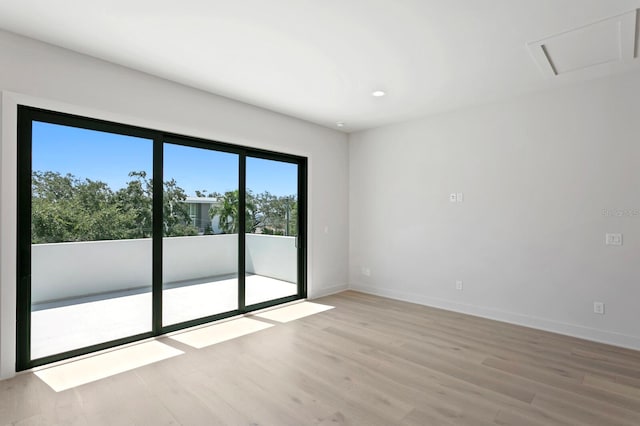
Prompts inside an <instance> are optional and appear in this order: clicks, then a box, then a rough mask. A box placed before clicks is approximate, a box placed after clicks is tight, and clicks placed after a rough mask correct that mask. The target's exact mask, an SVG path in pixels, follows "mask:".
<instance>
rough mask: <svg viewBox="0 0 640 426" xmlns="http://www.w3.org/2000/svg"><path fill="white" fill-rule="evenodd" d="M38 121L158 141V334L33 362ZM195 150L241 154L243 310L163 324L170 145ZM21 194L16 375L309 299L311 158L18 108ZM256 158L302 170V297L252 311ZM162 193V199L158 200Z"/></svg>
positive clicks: (155, 263) (155, 322)
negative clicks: (249, 260)
mask: <svg viewBox="0 0 640 426" xmlns="http://www.w3.org/2000/svg"><path fill="white" fill-rule="evenodd" d="M33 121H39V122H46V123H52V124H61V125H66V126H70V127H77V128H83V129H88V130H98V131H103V132H108V133H114V134H120V135H127V136H134V137H140V138H145V139H149V140H152V141H153V177H154V179H153V225H152V228H153V231H152V235H153V236H152V259H153V264H152V295H153V296H152V305H153V307H152V312H153V314H152V315H153V317H152V329H151V331H150V332H147V333H142V334H137V335H134V336H128V337H124V338H120V339H116V340H111V341H108V342H103V343H100V344H96V345H91V346H87V347H83V348H78V349H74V350H70V351H66V352H63V353H59V354H55V355H50V356H46V357H42V358H38V359H31V347H30V346H31V197H32V195H31V179H32V162H31V159H32V158H31V152H32V151H31V150H32V123H33ZM165 142H166V143H171V144H178V145H184V146H190V147H194V148H202V149H208V150H214V151H222V152H228V153H234V154H237V155H238V161H239V164H238V165H239V167H238V170H239V171H238V189H239V198H240V200H239V211H240V212H241V213H240V214H239V219H240V220H239V231H238V309H237V310H233V311H229V312H224V313H220V314H216V315H211V316H207V317H203V318H198V319H194V320H190V321H185V322H182V323H179V324H172V325H169V326H163V325H162V287H163V286H162V259H163V258H162V231H163V230H162V219H163V218H162V193H163V182H164V176H163V167H164V164H163V155H164V149H163V147H164V143H165ZM17 145H18V146H17V148H18V149H17V157H18V176H17V178H18V187H17V189H18V191H17V208H18V215H17V231H18V232H17V241H16V244H17V247H16V248H17V276H16V285H17V303H16V310H17V312H16V315H17V324H16V334H17V335H16V371H22V370H26V369H29V368H33V367H37V366H40V365H44V364H48V363H51V362H55V361H60V360H63V359H67V358H72V357H75V356H78V355H84V354H87V353H91V352H96V351H100V350H103V349H107V348H111V347H114V346H119V345H122V344H125V343H131V342H135V341H138V340H142V339H146V338H150V337H154V336H159V335H162V334H165V333H168V332H171V331H176V330H179V329H183V328H187V327H192V326H195V325H200V324H205V323H208V322H212V321H216V320H219V319H222V318H227V317H230V316H234V315H239V314H244V313H247V312H251V311H254V310H258V309H263V308H266V307H270V306H275V305H279V304H282V303H286V302H290V301H294V300H298V299H303V298H306V297H307V199H308V198H307V158H306V157H301V156H296V155H290V154H282V153H277V152H273V151H268V150H262V149H256V148H249V147H243V146H239V145H234V144H230V143H226V142H220V141H213V140H207V139H201V138H195V137H190V136H183V135H178V134H175V133H171V132H164V131H159V130H153V129H147V128H142V127H136V126H131V125H126V124H119V123H114V122H110V121H105V120H99V119H95V118H88V117H81V116H77V115H72V114H66V113H60V112H55V111H49V110H44V109H40V108H34V107H28V106H23V105H19V106H18V138H17ZM247 157H256V158H262V159H269V160H274V161H282V162H287V163H293V164H296V165H297V166H298V186H297V187H298V244H297V248H298V249H297V262H298V276H297V278H298V283H297V284H298V292H297V294H296V295H292V296H287V297H283V298H279V299H274V300H269V301H265V302H262V303H258V304H254V305H250V306H246V305H245V303H244V299H245V269H246V268H245V246H246V243H245V240H246V237H245V231H246V223H245V215H244V214H242V212H244V210H245V208H246V205H245V197H246V159H247ZM156 194H160V196H157V195H156Z"/></svg>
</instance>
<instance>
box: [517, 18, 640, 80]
mask: <svg viewBox="0 0 640 426" xmlns="http://www.w3.org/2000/svg"><path fill="white" fill-rule="evenodd" d="M637 14H638V13H637V11H636V10H634V11H631V12H628V13H625V14H622V15H618V16H614V17H612V18H609V19H605V20H603V21H599V22H595V23H593V24H589V25H585V26H583V27H580V28H576V29H573V30H570V31H566V32H563V33H560V34H556V35H554V36H551V37H547V38H545V39H542V40H539V41H535V42H532V43H528V44H527V47H528V48H529V51H530V52H531V55H532V56H533V59H534V60H535V61H536V63H537V64H538V67H539V68H540V69H541V70H542V72H543V73H545V74H546V75H549V76H557V75H561V74H565V73H570V72H575V71H579V70H584V69H587V68H593V67H598V66H600V67H602V66H606V65H607V64H611V63H616V62H627V61H631V60H633V59H634V58H635V57H636V43H637V36H636V34H637V32H636V25H637Z"/></svg>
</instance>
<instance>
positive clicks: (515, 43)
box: [0, 0, 640, 132]
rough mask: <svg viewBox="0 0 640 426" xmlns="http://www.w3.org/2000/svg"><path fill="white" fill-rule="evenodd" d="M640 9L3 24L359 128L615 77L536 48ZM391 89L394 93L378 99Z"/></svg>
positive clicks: (281, 6) (496, 7)
mask: <svg viewBox="0 0 640 426" xmlns="http://www.w3.org/2000/svg"><path fill="white" fill-rule="evenodd" d="M637 8H640V0H482V1H479V0H269V1H267V0H224V1H222V0H180V1H177V0H108V1H107V0H104V1H97V0H84V1H80V0H0V28H4V29H6V30H9V31H12V32H15V33H18V34H23V35H26V36H29V37H33V38H36V39H40V40H44V41H46V42H49V43H52V44H55V45H59V46H63V47H66V48H69V49H72V50H75V51H78V52H82V53H85V54H88V55H92V56H95V57H98V58H102V59H105V60H108V61H111V62H114V63H118V64H121V65H125V66H128V67H131V68H134V69H138V70H141V71H145V72H147V73H150V74H154V75H157V76H160V77H164V78H166V79H169V80H173V81H176V82H180V83H183V84H186V85H189V86H193V87H196V88H199V89H203V90H206V91H209V92H212V93H216V94H219V95H223V96H226V97H229V98H232V99H237V100H240V101H244V102H247V103H250V104H253V105H257V106H261V107H264V108H268V109H271V110H274V111H278V112H281V113H284V114H288V115H291V116H295V117H299V118H302V119H305V120H308V121H312V122H315V123H318V124H321V125H324V126H328V127H332V128H336V125H335V123H336V122H338V121H343V122H345V123H346V124H345V127H344V128H343V129H342V130H344V131H347V132H351V131H355V130H361V129H367V128H372V127H378V126H381V125H385V124H390V123H394V122H399V121H404V120H407V119H411V118H414V117H418V116H422V115H427V114H433V113H438V112H442V111H446V110H451V109H454V108H459V107H462V106H467V105H474V104H478V103H483V102H488V101H492V100H497V99H501V98H505V97H510V96H514V95H518V94H522V93H527V92H532V91H536V90H542V89H545V88H549V87H554V86H558V85H565V84H571V83H574V82H578V81H583V80H587V79H591V78H597V77H601V76H603V75H608V74H613V73H621V72H628V71H631V70H633V71H635V72H638V70H640V67H639V65H638V63H639V62H640V60H638V59H634V60H632V61H623V62H615V63H612V64H610V66H607V67H606V68H602V67H597V71H589V70H588V69H586V70H580V71H579V72H568V73H563V74H561V75H558V76H550V75H549V73H545V72H542V71H541V70H540V69H539V68H538V66H537V65H536V62H535V61H534V59H533V58H532V56H531V54H530V52H529V50H528V48H527V44H528V43H531V42H535V41H537V40H541V39H544V38H546V37H549V36H552V35H555V34H558V33H561V32H564V31H567V30H570V29H574V28H577V27H581V26H583V25H586V24H590V23H593V22H596V21H599V20H602V19H605V18H609V17H611V16H615V15H619V14H623V13H625V12H629V11H631V10H634V9H637ZM376 89H382V90H384V91H386V92H387V96H385V97H382V98H374V97H372V96H371V92H372V91H373V90H376Z"/></svg>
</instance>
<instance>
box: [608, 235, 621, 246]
mask: <svg viewBox="0 0 640 426" xmlns="http://www.w3.org/2000/svg"><path fill="white" fill-rule="evenodd" d="M604 242H605V244H606V245H608V246H621V245H622V234H606V235H605V240H604Z"/></svg>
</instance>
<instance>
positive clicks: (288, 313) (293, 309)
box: [255, 302, 334, 322]
mask: <svg viewBox="0 0 640 426" xmlns="http://www.w3.org/2000/svg"><path fill="white" fill-rule="evenodd" d="M333 308H334V307H333V306H329V305H322V304H320V303H313V302H301V303H296V304H295V305H290V306H285V307H284V308H279V309H273V310H271V311H266V312H262V313H260V314H256V315H255V316H256V317H260V318H264V319H268V320H271V321H277V322H289V321H294V320H297V319H300V318H304V317H307V316H309V315H313V314H318V313H320V312H324V311H328V310H329V309H333Z"/></svg>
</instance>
